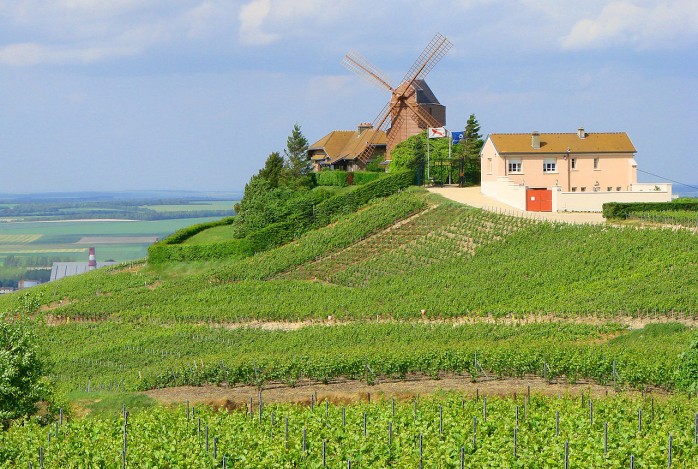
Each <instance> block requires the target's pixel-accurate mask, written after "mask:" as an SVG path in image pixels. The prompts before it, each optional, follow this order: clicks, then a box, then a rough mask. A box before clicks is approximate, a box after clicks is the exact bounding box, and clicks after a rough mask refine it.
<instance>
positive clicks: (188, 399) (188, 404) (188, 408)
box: [187, 399, 189, 420]
mask: <svg viewBox="0 0 698 469" xmlns="http://www.w3.org/2000/svg"><path fill="white" fill-rule="evenodd" d="M187 420H189V399H187Z"/></svg>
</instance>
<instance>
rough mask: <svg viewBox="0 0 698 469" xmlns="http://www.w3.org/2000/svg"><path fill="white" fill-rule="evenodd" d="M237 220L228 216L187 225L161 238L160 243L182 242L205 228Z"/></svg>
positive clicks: (230, 223)
mask: <svg viewBox="0 0 698 469" xmlns="http://www.w3.org/2000/svg"><path fill="white" fill-rule="evenodd" d="M234 221H235V217H226V218H222V219H220V220H216V221H210V222H207V223H199V224H197V225H191V226H187V227H186V228H182V229H181V230H177V231H175V232H174V233H172V234H171V235H169V236H168V237H166V238H163V239H161V240H160V241H159V242H158V244H181V243H183V242H184V241H186V240H188V239H189V238H191V237H192V236H194V235H196V234H199V233H201V232H202V231H204V230H207V229H209V228H213V227H216V226H225V225H232V224H233V222H234Z"/></svg>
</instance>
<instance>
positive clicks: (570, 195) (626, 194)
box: [553, 184, 671, 212]
mask: <svg viewBox="0 0 698 469" xmlns="http://www.w3.org/2000/svg"><path fill="white" fill-rule="evenodd" d="M654 186H655V184H652V188H654ZM607 202H671V187H669V190H668V191H655V190H652V191H646V192H641V191H635V192H630V191H622V192H560V191H556V190H553V211H557V212H600V211H602V210H603V204H605V203H607Z"/></svg>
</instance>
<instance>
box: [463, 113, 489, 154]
mask: <svg viewBox="0 0 698 469" xmlns="http://www.w3.org/2000/svg"><path fill="white" fill-rule="evenodd" d="M463 140H464V146H465V157H466V158H467V159H470V160H478V161H479V160H480V151H481V150H482V146H483V145H484V144H485V141H484V140H483V139H482V135H480V123H479V122H478V121H477V119H476V118H475V114H470V117H469V118H468V122H467V123H466V124H465V133H464V134H463Z"/></svg>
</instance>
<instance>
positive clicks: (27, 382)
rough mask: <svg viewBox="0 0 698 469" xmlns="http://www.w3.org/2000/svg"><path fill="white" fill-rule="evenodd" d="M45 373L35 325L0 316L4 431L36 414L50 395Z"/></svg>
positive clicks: (0, 392)
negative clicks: (12, 424) (16, 420)
mask: <svg viewBox="0 0 698 469" xmlns="http://www.w3.org/2000/svg"><path fill="white" fill-rule="evenodd" d="M45 371H46V370H45V364H44V362H43V361H42V360H41V359H40V357H39V350H38V346H37V344H36V333H35V331H34V327H33V325H32V324H31V323H30V322H29V321H28V320H26V319H19V320H15V319H13V318H8V317H7V316H6V315H5V314H0V422H1V423H2V425H3V426H4V427H7V425H8V424H9V422H10V421H11V420H14V419H17V418H20V417H24V416H27V415H32V414H34V413H35V412H36V403H37V402H39V401H41V400H44V399H46V398H47V397H48V396H49V395H50V389H49V386H48V383H47V382H46V381H44V380H43V378H42V376H43V375H44V372H45Z"/></svg>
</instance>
